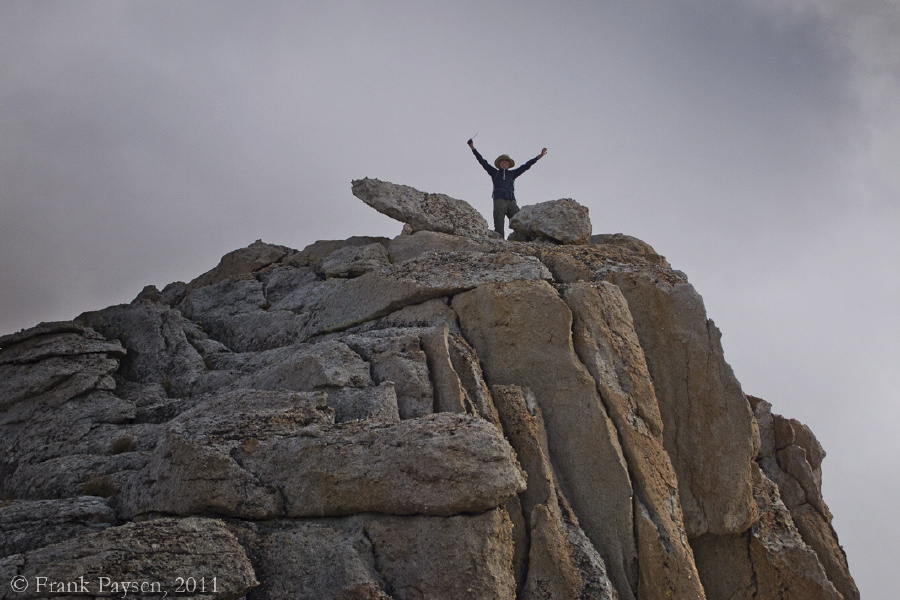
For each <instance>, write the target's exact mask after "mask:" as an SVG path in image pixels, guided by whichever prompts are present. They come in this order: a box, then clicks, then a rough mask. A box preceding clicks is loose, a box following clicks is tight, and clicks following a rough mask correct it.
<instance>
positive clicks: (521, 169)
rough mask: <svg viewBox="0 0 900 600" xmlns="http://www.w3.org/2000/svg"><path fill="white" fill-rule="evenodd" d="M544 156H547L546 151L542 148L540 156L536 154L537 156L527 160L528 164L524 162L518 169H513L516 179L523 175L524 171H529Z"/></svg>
mask: <svg viewBox="0 0 900 600" xmlns="http://www.w3.org/2000/svg"><path fill="white" fill-rule="evenodd" d="M546 155H547V149H546V148H544V149H542V150H541V153H540V154H538V155H537V156H535V157H534V158H532V159H531V160H529V161H528V162H526V163H525V164H524V165H522V166H521V167H518V168H515V169H513V173H515V174H516V177H518V176H519V175H521V174H522V173H524V172H525V171H527V170H528V169H530V168H531V167H533V166H534V163H536V162H537V161H539V160H540V159H542V158H543V157H544V156H546Z"/></svg>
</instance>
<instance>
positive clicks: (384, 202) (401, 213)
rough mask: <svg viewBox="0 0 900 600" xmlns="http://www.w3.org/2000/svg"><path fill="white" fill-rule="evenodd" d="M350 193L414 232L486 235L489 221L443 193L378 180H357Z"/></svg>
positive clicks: (469, 207) (465, 204)
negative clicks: (431, 192)
mask: <svg viewBox="0 0 900 600" xmlns="http://www.w3.org/2000/svg"><path fill="white" fill-rule="evenodd" d="M352 188H353V195H354V196H356V197H357V198H359V199H360V200H362V201H363V202H365V203H366V204H368V205H369V206H371V207H372V208H374V209H375V210H377V211H378V212H380V213H382V214H385V215H387V216H389V217H391V218H392V219H397V220H398V221H400V222H402V223H405V224H406V225H408V226H409V227H410V229H411V230H412V231H413V232H416V231H421V230H427V231H437V232H440V233H451V234H455V235H466V236H473V237H487V236H488V223H487V221H486V220H485V219H484V217H483V216H481V213H479V212H478V211H477V210H475V209H474V208H473V207H472V205H470V204H469V203H468V202H465V201H463V200H457V199H455V198H451V197H449V196H445V195H444V194H427V193H425V192H420V191H419V190H417V189H415V188H411V187H409V186H407V185H397V184H394V183H390V182H387V181H379V180H377V179H368V178H366V179H357V180H356V181H354V182H353V185H352Z"/></svg>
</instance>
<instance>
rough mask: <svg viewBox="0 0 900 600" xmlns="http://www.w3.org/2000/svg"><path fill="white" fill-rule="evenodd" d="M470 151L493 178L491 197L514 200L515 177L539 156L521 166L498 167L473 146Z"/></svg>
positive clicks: (528, 167)
mask: <svg viewBox="0 0 900 600" xmlns="http://www.w3.org/2000/svg"><path fill="white" fill-rule="evenodd" d="M472 152H473V153H474V154H475V158H477V159H478V162H479V163H480V164H481V166H482V167H484V170H485V171H487V172H488V175H490V176H491V179H493V180H494V193H493V194H491V198H494V199H495V200H497V199H501V198H502V199H505V200H515V199H516V194H515V181H516V177H518V176H519V175H521V174H522V173H524V172H525V171H527V170H528V169H530V168H531V167H532V166H534V163H536V162H537V161H538V159H539V158H540V157H541V156H540V155H538V156H535V157H534V158H532V159H531V160H529V161H528V162H527V163H525V164H524V165H522V166H521V167H516V168H515V169H498V168H497V167H495V166H493V165H491V164H490V163H489V162H488V161H486V160H484V157H483V156H481V154H480V153H479V152H478V150H476V149H475V148H472Z"/></svg>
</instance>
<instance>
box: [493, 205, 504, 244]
mask: <svg viewBox="0 0 900 600" xmlns="http://www.w3.org/2000/svg"><path fill="white" fill-rule="evenodd" d="M506 205H507V200H504V199H503V198H494V231H496V232H497V233H499V234H500V236H501V237H505V236H504V233H503V220H504V219H505V218H506Z"/></svg>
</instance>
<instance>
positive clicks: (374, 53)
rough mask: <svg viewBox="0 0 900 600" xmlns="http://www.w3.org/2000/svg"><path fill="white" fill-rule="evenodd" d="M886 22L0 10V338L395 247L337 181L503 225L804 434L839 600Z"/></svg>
mask: <svg viewBox="0 0 900 600" xmlns="http://www.w3.org/2000/svg"><path fill="white" fill-rule="evenodd" d="M898 98H900V7H898V6H897V5H896V4H895V3H894V0H817V1H812V0H733V1H727V2H723V1H721V0H678V1H672V0H628V1H625V0H610V1H599V0H593V1H586V0H585V1H582V0H570V1H565V2H557V3H552V4H551V3H548V2H536V1H530V0H517V1H510V2H506V1H501V0H487V1H486V0H477V1H475V0H458V1H454V2H446V1H445V2H434V1H427V0H422V1H411V0H406V1H402V2H401V1H389V0H384V1H375V0H372V1H368V2H364V1H351V0H346V1H343V2H333V3H326V2H311V1H310V2H297V1H284V2H276V1H268V2H253V3H250V2H237V1H223V0H217V1H215V2H213V1H207V2H199V1H196V2H183V1H159V0H154V1H153V2H150V1H135V2H119V1H115V2H112V1H110V2H100V1H70V2H52V1H38V0H29V1H25V0H10V1H6V2H3V3H2V4H0V333H9V332H12V331H15V330H18V329H21V328H24V327H29V326H32V325H34V324H36V323H38V322H40V321H49V320H63V319H71V318H73V317H75V316H76V315H77V314H79V313H80V312H83V311H86V310H94V309H98V308H102V307H105V306H108V305H112V304H117V303H123V302H128V301H130V300H131V299H133V298H134V296H135V295H137V293H138V292H139V291H140V290H141V288H143V286H145V285H147V284H154V285H157V286H158V287H160V288H162V287H163V286H164V285H165V284H167V283H169V282H172V281H177V280H182V281H188V280H190V279H192V278H194V277H196V276H197V275H199V274H200V273H202V272H204V271H206V270H208V269H209V268H211V267H213V266H214V265H215V264H216V263H217V262H218V259H219V258H220V257H221V256H222V255H223V254H225V253H226V252H229V251H231V250H233V249H236V248H239V247H243V246H246V245H248V244H250V243H251V242H253V241H254V240H256V239H262V240H264V241H266V242H270V243H277V244H283V245H286V246H291V247H294V248H302V247H304V246H306V245H307V244H309V243H312V242H313V241H315V240H317V239H344V238H347V237H350V236H352V235H385V236H394V235H396V234H397V233H399V230H400V225H399V223H397V222H395V221H392V220H391V219H388V218H387V217H384V216H382V215H380V214H378V213H376V212H375V211H373V210H372V209H370V208H368V207H367V206H365V205H364V204H363V203H362V202H360V201H359V200H357V199H356V198H354V197H353V196H352V194H351V193H350V181H351V180H352V179H357V178H361V177H366V176H368V177H377V178H379V179H384V180H388V181H393V182H395V183H403V184H407V185H412V186H414V187H416V188H418V189H421V190H423V191H428V192H441V193H445V194H448V195H450V196H453V197H456V198H461V199H464V200H467V201H469V202H470V203H472V204H473V205H474V206H476V207H477V208H479V209H480V210H481V211H482V212H483V213H484V214H485V215H486V216H489V209H490V200H489V192H490V187H489V186H490V182H489V180H488V179H487V176H486V175H485V174H484V172H483V171H482V170H481V168H480V167H479V166H478V165H477V163H476V162H475V160H474V159H473V157H472V155H471V153H470V152H469V150H468V148H467V147H466V146H465V141H466V139H467V138H469V137H470V136H472V135H473V134H475V133H477V134H478V136H477V137H476V138H475V142H476V146H477V147H478V148H479V149H480V150H481V151H482V152H483V154H484V155H485V156H486V157H488V158H491V159H492V158H493V157H494V156H496V155H498V154H500V153H504V152H505V153H509V154H510V155H512V156H513V157H514V158H516V159H517V160H518V161H519V162H520V163H521V162H524V160H526V159H528V158H531V157H532V156H534V155H536V154H537V153H538V152H539V151H540V149H541V148H542V147H544V146H546V147H548V148H549V150H550V153H549V155H548V156H547V157H546V158H545V159H544V160H542V161H541V162H540V163H539V164H538V165H537V166H535V167H534V168H533V169H532V170H531V171H529V172H528V173H527V174H526V175H525V176H523V178H522V179H520V180H519V185H518V186H517V187H518V196H519V203H520V204H532V203H535V202H541V201H545V200H551V199H556V198H562V197H571V198H574V199H576V200H578V201H579V202H581V203H582V204H585V205H587V206H588V207H589V208H590V213H591V218H592V221H593V226H594V232H595V233H601V232H605V233H613V232H624V233H627V234H631V235H635V236H637V237H639V238H641V239H643V240H645V241H647V242H648V243H650V244H651V245H653V246H654V247H655V248H656V249H657V251H659V252H660V253H661V254H664V255H665V256H666V257H667V258H668V259H669V261H670V262H671V263H672V265H673V266H674V267H675V268H678V269H681V270H683V271H685V272H686V273H687V274H688V275H689V277H690V279H691V281H692V283H693V284H694V285H695V286H696V287H697V289H698V290H699V292H700V293H701V294H702V295H703V297H704V299H705V302H706V306H707V311H708V313H709V315H710V316H711V317H712V318H713V319H714V320H715V321H716V323H717V325H718V326H719V327H720V329H721V330H722V331H723V336H724V337H723V345H724V347H725V352H726V358H727V360H728V361H729V363H730V364H731V365H732V367H733V368H734V370H735V372H736V374H737V376H738V378H739V379H740V381H741V382H742V384H743V386H744V390H745V391H746V392H748V393H752V394H754V395H757V396H761V397H764V398H766V399H767V400H769V401H770V402H772V403H773V404H774V410H775V411H776V412H779V413H781V414H784V415H786V416H789V417H794V418H797V419H800V420H801V421H803V422H805V423H807V424H808V425H810V426H811V427H812V428H813V430H814V431H815V433H816V434H817V436H818V437H819V440H820V441H821V442H822V443H823V445H824V446H825V449H826V450H827V451H828V457H827V458H826V460H825V463H824V480H825V497H826V500H827V502H828V503H829V504H830V506H831V508H832V510H833V512H834V513H835V520H834V525H835V528H836V529H837V531H838V534H839V536H840V540H841V542H842V544H843V545H844V547H845V549H846V551H847V553H848V556H849V562H850V569H851V572H852V573H853V574H854V576H855V577H856V579H857V582H858V584H859V587H860V590H861V592H862V594H863V597H864V598H872V599H876V598H892V597H894V595H895V593H896V589H897V583H896V577H897V575H896V562H895V560H896V559H895V558H894V557H895V554H896V552H895V543H894V541H895V540H896V539H897V538H898V537H900V525H898V522H897V520H896V519H895V518H893V514H894V506H893V503H894V501H895V499H896V498H897V497H898V496H900V478H898V475H897V473H898V468H897V464H898V459H900V443H898V441H897V435H896V422H897V419H898V417H900V407H898V402H897V400H898V398H897V393H896V384H895V381H894V379H895V378H896V376H897V373H898V372H900V369H898V363H900V318H898V306H900V241H898V238H900V235H898V233H900V168H898V163H900V160H898V159H900V102H898V101H897V99H898Z"/></svg>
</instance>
